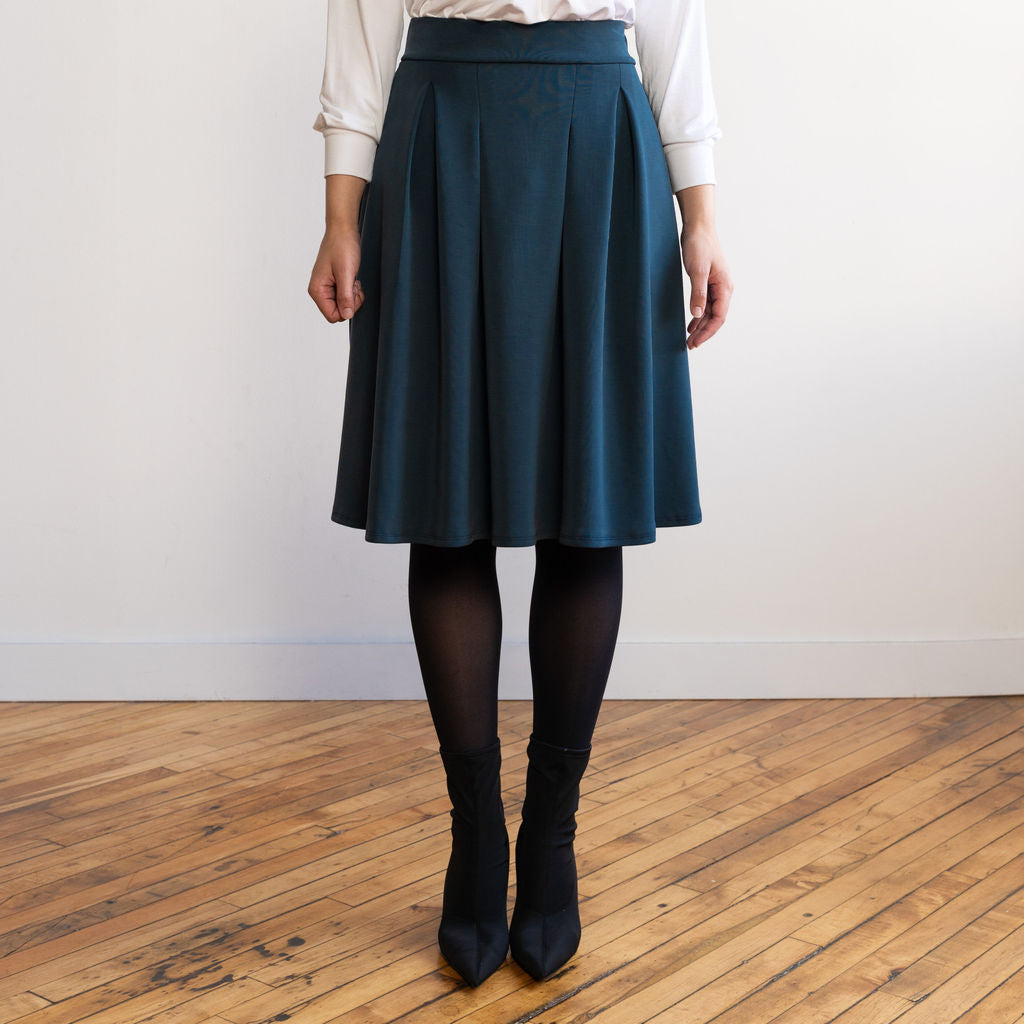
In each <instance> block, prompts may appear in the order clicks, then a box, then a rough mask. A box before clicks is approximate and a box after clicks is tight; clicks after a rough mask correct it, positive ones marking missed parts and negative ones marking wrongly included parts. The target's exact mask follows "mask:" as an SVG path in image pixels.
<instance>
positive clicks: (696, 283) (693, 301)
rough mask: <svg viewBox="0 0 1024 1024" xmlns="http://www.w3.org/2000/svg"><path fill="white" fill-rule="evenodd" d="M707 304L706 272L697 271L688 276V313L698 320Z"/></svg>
mask: <svg viewBox="0 0 1024 1024" xmlns="http://www.w3.org/2000/svg"><path fill="white" fill-rule="evenodd" d="M707 304H708V271H707V270H703V269H702V270H698V271H695V272H694V273H693V274H691V275H690V312H691V313H692V314H693V315H694V316H695V317H697V318H698V319H699V318H700V317H701V316H703V315H704V310H705V308H706V307H707Z"/></svg>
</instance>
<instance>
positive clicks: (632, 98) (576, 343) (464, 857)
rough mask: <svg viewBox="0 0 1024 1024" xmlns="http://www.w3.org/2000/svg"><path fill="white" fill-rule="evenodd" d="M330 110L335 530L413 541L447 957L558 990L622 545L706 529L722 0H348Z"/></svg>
mask: <svg viewBox="0 0 1024 1024" xmlns="http://www.w3.org/2000/svg"><path fill="white" fill-rule="evenodd" d="M405 13H407V14H408V15H410V16H411V20H410V21H409V25H408V32H407V34H406V37H405V48H404V51H403V55H402V58H401V62H400V64H399V65H398V67H397V69H396V68H395V63H396V59H397V57H398V51H399V45H400V43H401V40H402V35H403V24H404V20H405V19H404V14H405ZM630 25H634V26H635V37H636V50H637V54H638V57H639V62H640V66H641V69H642V73H643V82H642V83H641V79H640V77H639V75H638V73H637V67H636V62H635V61H634V60H633V58H632V57H631V56H630V54H629V51H628V48H627V43H626V35H625V30H626V28H627V27H628V26H630ZM320 100H321V108H322V109H321V112H320V113H319V114H318V115H317V118H316V121H315V123H314V125H313V127H314V128H316V129H317V130H318V131H320V132H322V133H323V135H324V141H325V177H326V183H327V228H326V231H325V234H324V238H323V242H322V244H321V246H320V252H319V255H318V257H317V260H316V265H315V266H314V268H313V274H312V278H311V280H310V284H309V294H310V295H311V297H312V298H313V300H314V301H315V302H316V304H317V306H318V308H319V309H320V311H321V312H322V313H323V315H324V317H325V318H326V319H327V320H328V321H329V322H330V323H337V322H339V321H340V320H348V321H349V339H350V348H349V363H348V379H347V385H346V394H345V407H344V418H343V423H342V437H341V450H340V455H339V462H338V476H337V489H336V492H335V500H334V508H333V511H332V515H331V518H332V520H333V521H334V522H336V523H341V524H344V525H347V526H352V527H356V528H358V529H362V530H365V538H366V540H368V541H374V542H379V543H408V544H409V545H410V553H409V577H408V599H409V608H410V617H411V623H412V630H413V636H414V640H415V644H416V650H417V655H418V659H419V664H420V668H421V671H422V676H423V682H424V688H425V691H426V696H427V700H428V704H429V707H430V713H431V717H432V720H433V724H434V728H435V729H436V732H437V737H438V741H439V753H440V755H441V760H442V763H443V765H444V769H445V772H446V778H447V788H448V794H449V796H450V799H451V803H452V809H451V818H452V821H451V839H452V847H451V855H450V857H449V861H448V867H447V872H446V875H445V882H444V894H443V906H442V912H441V923H440V927H439V930H438V944H439V947H440V950H441V952H442V954H443V955H444V957H445V958H446V959H447V961H448V962H449V964H450V965H451V966H452V967H453V968H454V969H455V970H456V971H458V973H459V974H460V975H461V976H462V977H463V978H464V979H465V980H466V981H467V982H468V983H469V984H471V985H478V984H480V983H481V982H482V981H483V980H484V979H485V978H487V977H488V976H489V975H490V974H491V973H493V972H494V971H495V970H496V969H497V967H498V966H499V965H500V964H501V963H502V962H503V961H504V960H505V957H506V954H507V953H508V952H509V949H511V953H512V956H513V958H514V959H515V960H516V962H517V963H519V964H520V965H521V966H522V967H523V968H524V969H525V970H526V971H528V972H529V973H530V974H531V975H532V976H533V977H535V978H537V979H544V978H546V977H548V976H549V975H551V974H552V973H553V972H554V971H556V970H557V969H558V968H560V967H561V966H562V965H564V964H565V963H566V962H567V961H568V960H569V959H570V958H571V957H572V956H573V954H574V953H575V952H576V950H577V948H578V946H579V942H580V917H579V908H578V891H577V873H576V862H575V855H574V850H573V841H574V837H575V831H576V819H575V812H576V811H577V809H578V802H579V785H580V780H581V778H582V776H583V773H584V771H585V769H586V766H587V763H588V760H589V757H590V751H591V740H592V736H593V732H594V727H595V725H596V721H597V716H598V711H599V708H600V704H601V701H602V698H603V695H604V689H605V683H606V680H607V677H608V673H609V670H610V667H611V659H612V654H613V651H614V649H615V644H616V638H617V634H618V627H619V616H620V610H621V604H622V546H623V545H625V544H647V543H651V542H653V541H654V539H655V528H656V527H658V526H662V527H666V526H684V525H692V524H695V523H699V522H700V521H701V509H700V503H699V499H698V492H697V476H696V460H695V449H694V438H693V421H692V411H691V401H690V383H689V376H688V364H687V358H688V357H687V350H688V349H690V350H692V349H696V348H697V347H698V346H699V345H701V344H703V343H704V342H705V341H707V339H708V338H710V337H711V336H712V335H713V334H714V333H715V332H716V331H717V330H718V328H719V327H720V326H721V324H722V323H723V321H724V320H725V316H726V312H727V309H728V305H729V298H730V295H731V292H732V283H731V280H730V274H729V270H728V268H727V266H726V263H725V259H724V257H723V255H722V250H721V246H720V244H719V241H718V238H717V233H716V230H715V225H714V210H713V198H712V197H713V192H714V183H715V176H714V168H713V159H712V147H713V145H714V143H715V141H716V140H717V139H718V138H719V137H720V135H721V132H720V130H719V128H718V124H717V117H716V112H715V105H714V99H713V96H712V91H711V80H710V72H709V67H708V52H707V41H706V28H705V15H704V9H703V0H635V6H634V2H633V0H514V2H505V0H405V11H403V6H402V0H328V18H327V54H326V66H325V71H324V77H323V89H322V91H321V94H320ZM673 193H675V195H676V197H677V199H678V201H679V204H680V208H681V213H682V217H683V232H682V236H681V241H682V260H681V259H680V238H679V237H677V235H676V227H675V225H676V220H675V213H674V210H673V207H672V196H673ZM684 266H685V269H686V272H687V274H688V275H689V278H690V282H691V293H692V294H691V299H690V309H691V312H692V314H693V318H692V319H691V320H690V322H689V323H686V309H685V300H684V296H683V276H682V271H683V267H684ZM357 273H358V274H359V277H358V278H357V277H356V275H357ZM687 333H688V334H689V337H687ZM527 544H529V545H533V546H535V551H536V575H535V577H534V584H533V594H532V603H531V608H530V621H529V651H530V664H531V671H532V682H533V730H532V733H531V735H530V740H529V744H528V746H527V755H528V768H527V776H526V795H525V798H524V802H523V808H522V820H521V823H520V828H519V831H518V834H517V838H516V851H515V858H516V898H515V906H514V908H513V912H512V919H511V923H508V922H507V920H506V896H507V886H508V875H509V840H508V831H507V829H506V824H505V817H504V809H503V805H502V800H501V783H500V764H501V751H500V741H499V739H498V714H497V696H498V655H499V649H500V643H501V625H502V618H501V603H500V599H499V592H498V583H497V577H496V572H495V551H496V547H498V546H523V545H527Z"/></svg>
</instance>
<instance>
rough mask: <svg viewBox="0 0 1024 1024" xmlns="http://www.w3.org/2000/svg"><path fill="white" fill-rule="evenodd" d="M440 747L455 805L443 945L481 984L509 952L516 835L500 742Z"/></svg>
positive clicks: (467, 977) (450, 959) (440, 941)
mask: <svg viewBox="0 0 1024 1024" xmlns="http://www.w3.org/2000/svg"><path fill="white" fill-rule="evenodd" d="M439 753H440V755H441V760H442V762H443V763H444V769H445V774H446V776H447V785H448V795H449V797H450V798H451V803H452V809H451V812H450V813H451V819H452V824H451V833H452V849H451V856H450V857H449V860H448V869H447V872H446V874H445V880H444V898H443V906H442V910H441V924H440V926H439V928H438V933H437V943H438V946H439V948H440V950H441V954H442V956H444V958H445V960H447V961H448V963H449V964H450V965H451V966H452V967H453V968H455V970H456V971H458V973H459V974H460V975H461V976H462V978H464V979H465V981H466V982H468V983H469V984H470V985H473V986H476V985H479V984H480V983H481V982H483V981H484V980H486V979H487V978H488V977H490V975H491V974H493V973H494V972H495V971H496V970H497V969H498V968H499V967H500V966H501V965H502V964H503V963H504V962H505V958H506V956H507V954H508V912H507V900H508V874H509V841H508V830H507V828H506V826H505V810H504V806H503V805H502V801H501V773H500V769H501V742H500V740H496V741H495V742H494V743H492V744H491V745H490V746H487V747H484V748H482V749H479V750H471V751H447V750H444V749H439Z"/></svg>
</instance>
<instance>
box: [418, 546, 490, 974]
mask: <svg viewBox="0 0 1024 1024" xmlns="http://www.w3.org/2000/svg"><path fill="white" fill-rule="evenodd" d="M494 559H495V549H494V546H493V544H492V543H491V542H490V540H480V541H476V542H475V543H472V544H467V545H463V546H461V547H441V546H432V545H429V544H417V543H413V544H412V545H411V547H410V553H409V611H410V616H411V619H412V627H413V635H414V639H415V641H416V653H417V656H418V658H419V663H420V669H421V671H422V674H423V684H424V688H425V690H426V693H427V700H428V703H429V706H430V714H431V717H432V718H433V721H434V728H435V730H436V732H437V737H438V740H439V742H440V751H439V752H440V754H441V761H442V763H443V765H444V769H445V776H446V780H447V786H448V795H449V797H450V798H451V803H452V810H451V818H452V822H451V837H452V845H451V854H450V856H449V859H448V867H447V870H446V872H445V880H444V894H443V904H442V910H441V923H440V926H439V927H438V932H437V941H438V946H439V947H440V950H441V953H442V954H443V956H444V958H445V959H446V960H447V961H448V963H449V964H450V965H451V966H452V967H453V968H454V969H455V970H456V971H457V972H458V973H459V974H460V975H461V976H462V978H463V979H464V980H465V981H466V982H468V983H469V984H470V985H473V986H476V985H479V984H481V983H482V982H483V981H484V980H485V979H486V978H487V977H489V976H490V975H491V974H493V973H494V971H496V970H497V969H498V967H500V966H501V964H502V963H504V961H505V957H506V955H507V954H508V917H507V899H508V871H509V842H508V831H507V829H506V827H505V811H504V806H503V804H502V801H501V775H500V767H501V744H500V742H499V740H498V655H499V651H500V647H501V600H500V597H499V594H498V580H497V575H496V572H495V560H494Z"/></svg>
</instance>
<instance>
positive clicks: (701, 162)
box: [663, 139, 716, 193]
mask: <svg viewBox="0 0 1024 1024" xmlns="http://www.w3.org/2000/svg"><path fill="white" fill-rule="evenodd" d="M714 145H715V140H714V139H701V140H700V141H699V142H670V143H668V144H667V145H665V146H664V147H663V148H664V150H665V161H666V163H667V164H668V176H669V180H670V181H671V182H672V191H673V193H675V192H678V191H679V190H680V189H683V188H689V187H690V186H691V185H714V184H716V179H715V157H714Z"/></svg>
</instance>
